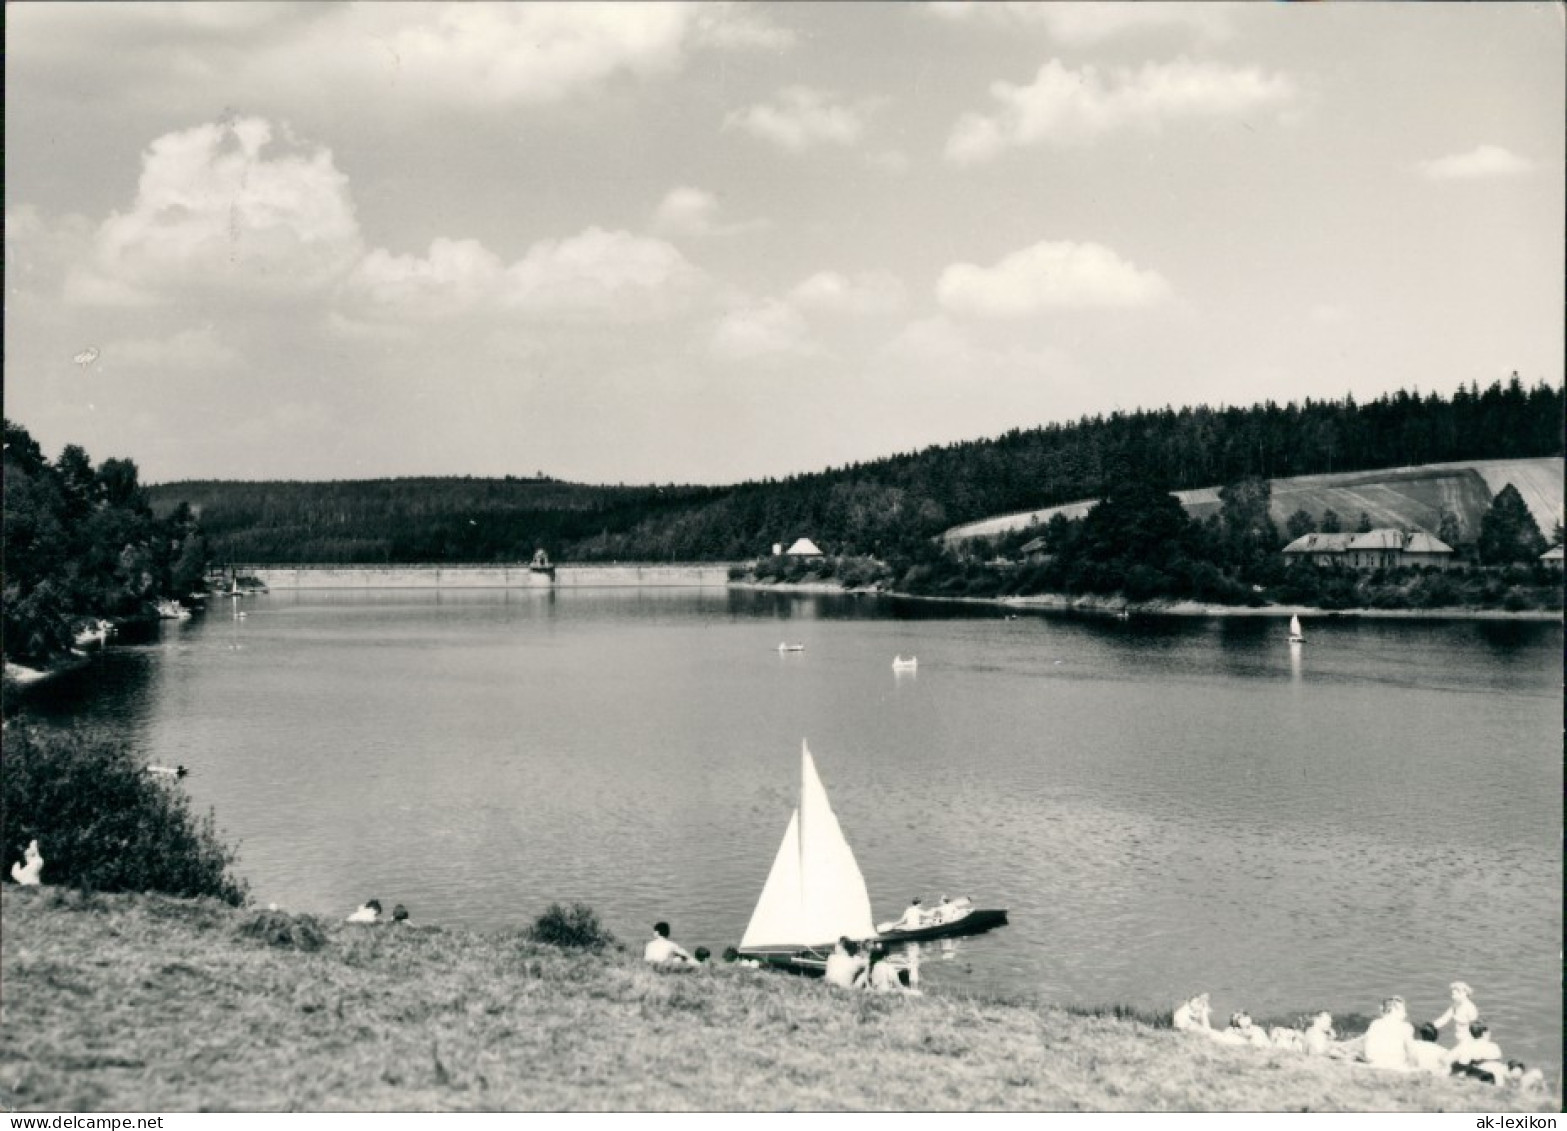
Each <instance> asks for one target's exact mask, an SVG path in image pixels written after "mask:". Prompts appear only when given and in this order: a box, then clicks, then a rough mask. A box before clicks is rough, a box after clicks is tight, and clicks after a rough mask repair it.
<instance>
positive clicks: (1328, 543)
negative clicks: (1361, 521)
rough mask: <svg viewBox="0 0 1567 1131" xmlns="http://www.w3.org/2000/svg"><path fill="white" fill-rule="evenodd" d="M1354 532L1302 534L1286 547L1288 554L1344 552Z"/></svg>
mask: <svg viewBox="0 0 1567 1131" xmlns="http://www.w3.org/2000/svg"><path fill="white" fill-rule="evenodd" d="M1353 537H1354V535H1353V534H1302V535H1301V536H1300V537H1299V538H1297V539H1295V541H1293V542H1291V543H1290V544H1289V545H1288V546H1285V547H1284V552H1285V553H1286V554H1342V553H1343V552H1344V551H1345V550H1347V549H1349V541H1350V539H1351V538H1353Z"/></svg>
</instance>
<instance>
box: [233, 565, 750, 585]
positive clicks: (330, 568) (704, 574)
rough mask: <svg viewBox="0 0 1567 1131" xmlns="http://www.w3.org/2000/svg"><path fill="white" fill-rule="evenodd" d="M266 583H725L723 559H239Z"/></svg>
mask: <svg viewBox="0 0 1567 1131" xmlns="http://www.w3.org/2000/svg"><path fill="white" fill-rule="evenodd" d="M233 568H234V569H235V570H236V571H237V572H238V573H239V574H240V575H241V576H243V577H254V578H256V579H257V580H258V581H260V582H262V583H263V584H265V585H266V587H267V588H268V589H278V590H282V589H549V588H555V589H599V588H627V589H629V588H642V587H677V586H684V587H693V586H711V585H718V586H722V585H727V584H729V564H728V563H727V562H725V563H719V564H713V563H706V562H704V563H693V564H686V565H681V564H678V563H677V564H670V565H658V564H646V565H562V566H556V567H555V577H554V580H553V581H552V580H551V579H550V577H549V575H547V574H541V573H536V572H534V571H533V570H530V569H529V568H528V567H527V565H526V564H518V565H417V564H410V565H385V566H338V565H239V566H235V567H233Z"/></svg>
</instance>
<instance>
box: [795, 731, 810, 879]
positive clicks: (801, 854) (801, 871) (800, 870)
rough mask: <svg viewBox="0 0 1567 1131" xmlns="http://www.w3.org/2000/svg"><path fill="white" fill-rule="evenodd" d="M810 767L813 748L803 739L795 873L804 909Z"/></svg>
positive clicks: (801, 742) (801, 743) (801, 745)
mask: <svg viewBox="0 0 1567 1131" xmlns="http://www.w3.org/2000/svg"><path fill="white" fill-rule="evenodd" d="M810 765H811V748H810V747H809V746H807V745H806V742H805V739H803V738H802V739H800V793H799V798H800V801H799V804H798V806H797V807H796V812H797V813H799V815H800V818H799V820H800V824H799V829H798V830H797V831H798V832H799V834H800V836H799V842H798V844H797V845H796V846H795V854H796V856H797V858H798V861H799V866H798V867H797V868H796V869H795V871H796V873H797V875H798V882H799V887H800V904H799V906H800V907H802V908H803V907H805V905H806V903H805V845H806V840H805V797H806V776H807V775H808V774H809V773H810Z"/></svg>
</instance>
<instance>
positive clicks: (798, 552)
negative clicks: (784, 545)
mask: <svg viewBox="0 0 1567 1131" xmlns="http://www.w3.org/2000/svg"><path fill="white" fill-rule="evenodd" d="M784 554H785V556H787V557H791V558H819V557H821V556H822V552H821V551H820V550H818V549H817V548H816V543H815V542H812V541H811V540H810V539H809V538H796V539H795V542H794V545H792V546H790V547H789V548H788V549H787V550H785V551H784Z"/></svg>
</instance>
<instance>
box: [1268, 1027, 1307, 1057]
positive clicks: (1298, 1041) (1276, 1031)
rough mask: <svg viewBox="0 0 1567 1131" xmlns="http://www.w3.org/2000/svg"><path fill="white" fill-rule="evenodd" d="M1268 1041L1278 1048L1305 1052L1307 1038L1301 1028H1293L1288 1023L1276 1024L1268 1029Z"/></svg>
mask: <svg viewBox="0 0 1567 1131" xmlns="http://www.w3.org/2000/svg"><path fill="white" fill-rule="evenodd" d="M1268 1043H1269V1044H1271V1045H1272V1046H1273V1047H1274V1048H1276V1049H1288V1050H1289V1051H1290V1052H1305V1051H1306V1038H1305V1036H1304V1034H1302V1033H1301V1031H1300V1030H1299V1029H1292V1028H1290V1027H1289V1026H1288V1025H1275V1026H1274V1027H1273V1028H1271V1029H1269V1030H1268Z"/></svg>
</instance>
